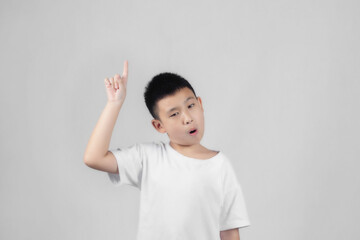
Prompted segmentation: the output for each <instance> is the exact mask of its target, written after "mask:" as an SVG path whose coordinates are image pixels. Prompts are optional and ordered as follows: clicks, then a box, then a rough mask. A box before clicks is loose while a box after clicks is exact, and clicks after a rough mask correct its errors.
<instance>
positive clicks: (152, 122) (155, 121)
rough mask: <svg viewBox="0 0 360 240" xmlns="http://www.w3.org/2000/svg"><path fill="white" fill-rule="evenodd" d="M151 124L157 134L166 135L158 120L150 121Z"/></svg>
mask: <svg viewBox="0 0 360 240" xmlns="http://www.w3.org/2000/svg"><path fill="white" fill-rule="evenodd" d="M151 124H152V125H153V126H154V128H155V129H156V131H158V132H159V133H166V130H165V128H164V127H163V125H162V123H161V122H160V121H159V120H157V119H153V120H151Z"/></svg>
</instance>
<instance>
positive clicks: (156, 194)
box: [84, 61, 250, 240]
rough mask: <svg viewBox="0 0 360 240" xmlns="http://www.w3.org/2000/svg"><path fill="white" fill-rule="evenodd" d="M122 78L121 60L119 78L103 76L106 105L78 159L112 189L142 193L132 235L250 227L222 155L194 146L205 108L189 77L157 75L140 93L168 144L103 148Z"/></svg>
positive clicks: (155, 239) (147, 237)
mask: <svg viewBox="0 0 360 240" xmlns="http://www.w3.org/2000/svg"><path fill="white" fill-rule="evenodd" d="M127 81H128V62H127V61H125V62H124V70H123V76H120V75H119V74H116V75H115V76H114V77H113V78H110V80H109V79H107V78H106V79H105V86H106V92H107V96H108V103H107V105H106V107H105V109H104V111H103V113H102V114H101V116H100V119H99V121H98V123H97V125H96V127H95V129H94V131H93V133H92V135H91V137H90V140H89V143H88V145H87V148H86V151H85V154H84V162H85V164H86V165H87V166H89V167H91V168H94V169H97V170H101V171H105V172H108V176H109V178H110V180H111V181H112V182H113V183H114V184H116V185H117V186H122V185H124V184H126V185H130V186H133V187H136V188H138V189H140V190H141V195H140V196H141V201H140V217H139V226H138V233H137V240H165V239H166V240H172V239H174V240H175V239H176V240H177V239H179V240H180V239H182V240H219V239H221V240H239V239H240V236H239V228H240V227H246V226H249V225H250V221H249V218H248V215H247V211H246V206H245V201H244V198H243V194H242V189H241V186H240V184H239V182H238V180H237V177H236V174H235V172H234V170H233V168H232V164H231V161H229V159H228V158H227V157H226V156H225V154H224V153H223V152H221V151H213V150H209V149H207V148H205V147H204V146H202V145H201V144H200V141H201V139H202V137H203V135H204V109H203V106H202V100H201V98H200V97H197V96H196V94H195V91H194V89H193V88H192V86H191V85H190V84H189V82H188V81H187V80H185V79H184V78H182V77H181V76H179V75H177V74H173V73H161V74H158V75H156V76H155V77H153V79H152V80H151V81H150V82H149V83H148V85H147V87H146V90H145V93H144V97H145V103H146V106H147V108H148V109H149V111H150V113H151V115H152V116H153V117H154V119H153V120H152V125H153V127H154V128H155V129H156V130H157V131H158V132H160V133H167V135H168V137H169V139H170V141H169V142H167V143H164V142H162V141H159V142H155V141H154V142H147V143H136V144H134V145H132V146H129V147H125V148H117V149H113V150H110V151H108V148H109V143H110V139H111V134H112V131H113V128H114V125H115V122H116V119H117V116H118V114H119V111H120V109H121V106H122V104H123V103H124V100H125V96H126V85H127ZM219 232H220V233H219Z"/></svg>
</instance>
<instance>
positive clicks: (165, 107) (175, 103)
mask: <svg viewBox="0 0 360 240" xmlns="http://www.w3.org/2000/svg"><path fill="white" fill-rule="evenodd" d="M189 97H193V99H191V100H196V97H195V95H194V93H193V92H192V91H191V90H190V89H189V88H187V87H186V88H182V89H180V90H178V91H177V92H176V93H175V94H173V95H170V96H166V97H164V98H163V99H161V100H159V101H158V103H157V105H158V109H159V112H160V113H166V112H167V111H169V110H170V109H172V108H174V107H180V106H182V105H184V101H185V100H186V99H188V98H189ZM189 101H190V100H189Z"/></svg>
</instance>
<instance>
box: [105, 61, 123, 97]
mask: <svg viewBox="0 0 360 240" xmlns="http://www.w3.org/2000/svg"><path fill="white" fill-rule="evenodd" d="M127 80H128V61H127V60H126V61H125V62H124V70H123V74H122V76H120V75H119V74H115V76H114V77H111V78H110V80H109V79H108V78H105V80H104V82H105V87H106V93H107V96H108V102H115V103H118V102H123V101H124V100H125V97H126V85H127Z"/></svg>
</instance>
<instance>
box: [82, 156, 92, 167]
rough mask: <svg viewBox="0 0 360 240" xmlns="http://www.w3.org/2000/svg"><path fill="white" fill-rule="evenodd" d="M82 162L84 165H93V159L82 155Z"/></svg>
mask: <svg viewBox="0 0 360 240" xmlns="http://www.w3.org/2000/svg"><path fill="white" fill-rule="evenodd" d="M83 162H84V164H85V165H86V166H88V167H92V166H93V165H94V161H93V160H92V159H91V158H88V157H85V156H84V157H83Z"/></svg>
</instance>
